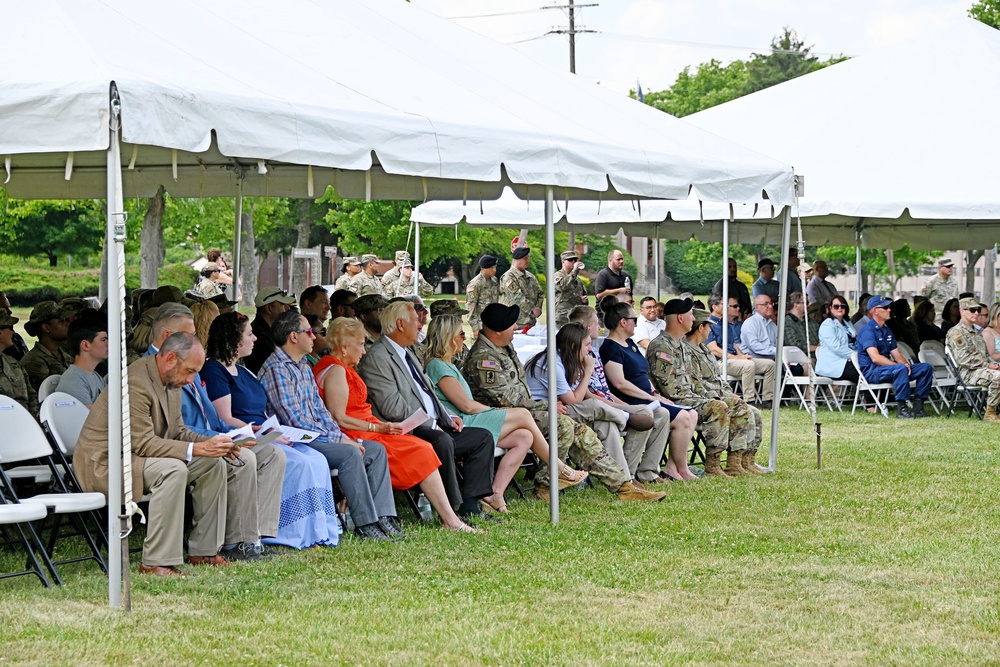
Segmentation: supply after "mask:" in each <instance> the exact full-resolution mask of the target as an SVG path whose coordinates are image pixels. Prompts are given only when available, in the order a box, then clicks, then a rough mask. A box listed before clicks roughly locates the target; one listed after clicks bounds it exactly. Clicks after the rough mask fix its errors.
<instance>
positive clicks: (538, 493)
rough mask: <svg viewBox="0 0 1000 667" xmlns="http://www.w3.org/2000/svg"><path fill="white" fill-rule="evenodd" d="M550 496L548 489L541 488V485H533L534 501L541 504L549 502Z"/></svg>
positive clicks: (545, 487)
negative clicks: (539, 501) (538, 501)
mask: <svg viewBox="0 0 1000 667" xmlns="http://www.w3.org/2000/svg"><path fill="white" fill-rule="evenodd" d="M549 498H550V494H549V487H547V486H542V485H541V484H536V485H535V500H541V501H542V502H543V503H547V502H549Z"/></svg>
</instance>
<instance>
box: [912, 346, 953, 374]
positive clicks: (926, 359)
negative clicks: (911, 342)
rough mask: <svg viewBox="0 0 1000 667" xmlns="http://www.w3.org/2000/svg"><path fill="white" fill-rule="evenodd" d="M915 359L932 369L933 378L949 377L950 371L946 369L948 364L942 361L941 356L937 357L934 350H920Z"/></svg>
mask: <svg viewBox="0 0 1000 667" xmlns="http://www.w3.org/2000/svg"><path fill="white" fill-rule="evenodd" d="M917 358H918V359H920V361H921V362H922V363H925V364H930V365H931V367H932V368H933V369H934V377H935V378H938V379H946V378H950V377H951V371H950V370H949V369H948V362H946V361H945V360H944V357H943V356H942V355H939V354H938V353H937V352H935V351H934V350H932V349H930V348H928V349H924V348H923V347H921V348H920V352H918V353H917Z"/></svg>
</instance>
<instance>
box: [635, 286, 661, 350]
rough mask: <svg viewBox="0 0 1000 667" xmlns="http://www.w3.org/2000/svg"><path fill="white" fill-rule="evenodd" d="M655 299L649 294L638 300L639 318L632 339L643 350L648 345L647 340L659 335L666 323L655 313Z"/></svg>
mask: <svg viewBox="0 0 1000 667" xmlns="http://www.w3.org/2000/svg"><path fill="white" fill-rule="evenodd" d="M656 313H657V307H656V299H654V298H653V297H651V296H647V297H644V298H643V299H642V300H641V301H640V302H639V320H638V321H637V322H636V323H635V333H634V334H632V340H633V341H635V344H636V345H638V346H639V347H641V348H642V349H643V350H645V349H646V348H647V347H649V341H651V340H653V339H654V338H656V337H657V336H659V335H660V332H661V331H663V330H664V329H665V328H666V326H667V323H666V322H664V321H663V320H661V319H660V318H659V317H657V315H656Z"/></svg>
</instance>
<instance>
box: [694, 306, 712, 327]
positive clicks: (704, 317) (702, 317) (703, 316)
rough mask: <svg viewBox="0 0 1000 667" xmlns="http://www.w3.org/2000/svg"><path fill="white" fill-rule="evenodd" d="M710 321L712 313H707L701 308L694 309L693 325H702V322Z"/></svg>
mask: <svg viewBox="0 0 1000 667" xmlns="http://www.w3.org/2000/svg"><path fill="white" fill-rule="evenodd" d="M711 321H712V313H710V312H708V311H707V310H702V309H701V308H695V309H694V323H695V324H702V323H704V322H711Z"/></svg>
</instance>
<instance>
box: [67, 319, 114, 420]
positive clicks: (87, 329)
mask: <svg viewBox="0 0 1000 667" xmlns="http://www.w3.org/2000/svg"><path fill="white" fill-rule="evenodd" d="M66 342H67V343H68V344H69V347H70V350H72V351H73V352H75V353H76V359H75V360H74V361H73V365H72V366H70V367H69V368H67V369H66V370H65V371H64V372H63V374H62V377H61V378H59V384H58V386H56V391H61V392H64V393H67V394H69V395H70V396H72V397H73V398H75V399H77V400H79V401H80V402H81V403H83V404H84V405H86V406H87V407H88V408H89V407H90V406H91V405H93V404H94V401H96V400H97V397H98V396H100V395H101V392H102V391H104V387H105V386H106V383H105V382H104V378H102V377H101V376H100V375H99V374H98V373H97V371H96V370H95V369H96V368H97V367H98V366H99V365H100V364H101V362H103V361H107V360H108V323H107V322H106V321H105V320H102V319H101V318H99V317H84V318H81V319H78V320H75V321H74V322H73V324H71V325H70V327H69V333H68V335H67V338H66Z"/></svg>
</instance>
